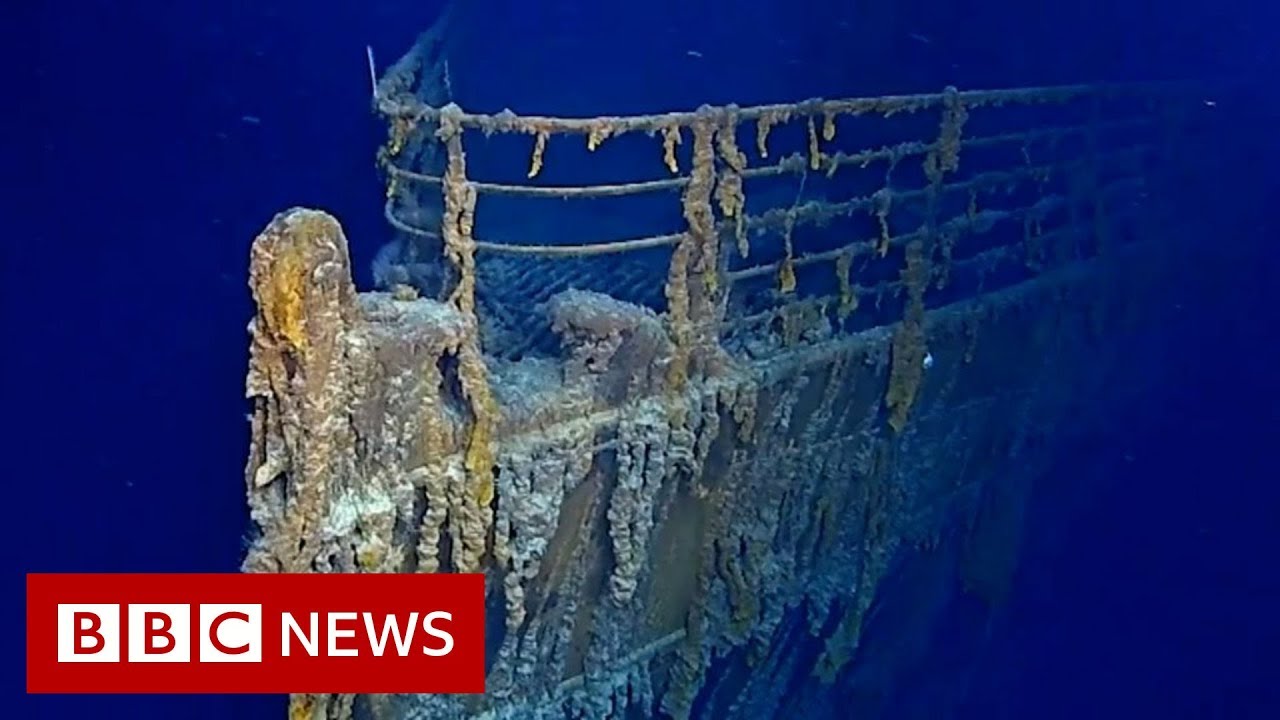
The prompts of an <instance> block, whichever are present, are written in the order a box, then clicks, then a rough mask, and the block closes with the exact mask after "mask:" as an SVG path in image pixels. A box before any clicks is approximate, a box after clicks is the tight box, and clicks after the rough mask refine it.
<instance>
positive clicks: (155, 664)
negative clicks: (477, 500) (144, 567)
mask: <svg viewBox="0 0 1280 720" xmlns="http://www.w3.org/2000/svg"><path fill="white" fill-rule="evenodd" d="M27 691H28V692H37V693H77V692H78V693H84V692H94V693H97V692H115V693H149V692H164V693H181V692H191V693H219V692H226V693H254V692H263V693H481V692H484V577H483V576H482V575H426V574H414V575H381V574H377V575H375V574H367V575H366V574H359V575H357V574H351V575H329V574H326V575H321V574H310V575H237V574H227V575H167V574H166V575H155V574H152V575H141V574H93V575H84V574H80V575H72V574H62V575H56V574H50V575H40V574H33V575H28V576H27Z"/></svg>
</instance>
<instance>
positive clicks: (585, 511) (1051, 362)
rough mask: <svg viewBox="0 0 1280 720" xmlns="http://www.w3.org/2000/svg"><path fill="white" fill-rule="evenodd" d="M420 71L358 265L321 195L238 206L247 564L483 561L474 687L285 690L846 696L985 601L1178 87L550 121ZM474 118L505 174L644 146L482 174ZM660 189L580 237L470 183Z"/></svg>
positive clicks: (1110, 295)
mask: <svg viewBox="0 0 1280 720" xmlns="http://www.w3.org/2000/svg"><path fill="white" fill-rule="evenodd" d="M431 41H432V40H431V39H430V36H428V37H427V38H426V39H424V42H431ZM417 52H418V53H419V55H420V56H421V55H422V54H423V51H421V50H419V51H417ZM409 64H410V65H412V63H409ZM401 70H403V68H401ZM422 72H424V73H425V72H426V70H422ZM435 77H437V78H438V77H439V73H438V72H437V73H436V75H435ZM427 84H429V83H428V81H427V80H426V79H423V80H422V81H421V82H420V83H417V84H414V83H410V84H409V85H412V86H414V87H417V88H418V89H417V90H414V91H413V92H412V93H409V92H406V91H404V90H403V88H404V87H406V84H405V83H404V82H399V83H392V82H390V80H386V81H384V83H383V85H382V86H381V90H380V93H381V95H380V97H379V102H380V106H381V109H382V110H383V111H384V112H385V113H386V114H387V115H388V117H389V118H390V119H391V123H392V132H391V139H390V141H389V143H388V146H387V147H386V148H384V151H383V153H382V157H383V159H384V167H385V168H386V170H387V172H388V177H389V180H390V186H389V189H388V206H387V215H388V219H389V220H390V221H391V222H392V225H393V227H395V228H397V229H398V230H399V231H400V232H401V233H402V235H401V237H400V239H399V240H397V242H396V244H395V245H393V246H391V247H390V249H389V250H388V251H386V252H385V253H384V254H383V256H381V257H380V260H379V267H378V269H377V272H376V273H375V275H376V276H377V277H379V278H380V279H382V281H384V282H385V284H386V285H387V290H388V292H386V293H375V294H365V295H359V294H357V293H356V292H355V290H354V287H353V286H352V284H351V280H350V274H349V272H350V269H349V267H348V266H347V260H346V257H347V251H346V244H345V239H344V237H343V235H342V232H341V229H340V228H339V227H338V226H337V223H336V221H334V220H333V219H332V218H329V217H327V216H324V215H323V214H319V213H315V212H312V211H305V210H294V211H290V212H288V213H284V214H282V215H281V216H279V217H278V218H277V219H276V220H275V221H274V222H273V223H272V224H271V226H270V227H269V228H268V229H267V230H266V231H264V233H263V235H262V236H261V237H260V238H259V239H258V241H257V242H256V243H255V246H254V257H253V286H254V290H255V299H256V300H257V302H258V307H259V310H258V315H257V317H256V319H255V321H254V324H253V328H252V330H253V358H252V364H251V372H250V379H249V394H250V396H251V397H252V398H254V401H255V404H256V405H255V407H256V410H255V414H254V425H253V427H254V434H253V437H254V441H253V445H252V452H251V455H250V461H249V467H248V472H247V476H248V480H247V482H248V488H249V496H250V504H251V506H252V508H253V512H254V519H255V521H256V522H257V523H258V525H259V527H260V528H261V530H262V534H261V537H260V538H258V539H257V541H256V542H255V543H254V545H253V547H252V548H251V550H250V554H249V558H248V560H247V561H246V567H247V568H248V569H251V570H259V571H272V570H295V571H317V572H325V571H335V570H339V571H341V570H346V571H350V570H358V571H365V572H387V571H444V572H451V571H479V572H484V573H485V574H486V576H487V578H488V588H489V595H490V611H491V614H492V622H491V623H490V628H491V633H490V643H491V647H490V659H491V667H490V669H489V676H488V681H487V687H488V692H487V693H486V695H485V696H483V697H394V698H389V697H381V698H356V699H352V698H322V697H321V698H318V697H306V698H295V702H294V710H295V712H298V713H301V714H304V715H306V714H310V715H312V716H315V717H321V716H322V715H320V713H322V712H327V713H328V715H327V717H334V716H335V715H337V716H342V715H345V714H350V713H351V712H355V713H356V714H365V713H367V714H368V715H370V716H377V717H405V718H464V717H485V718H505V717H511V718H515V717H520V718H526V717H527V718H538V717H546V718H562V717H566V716H567V717H586V718H605V717H648V716H651V715H654V714H656V713H659V712H663V713H666V714H668V715H670V716H672V717H676V718H684V717H704V718H759V717H799V716H805V717H845V716H848V714H849V713H850V712H854V711H856V712H858V713H863V714H866V715H867V716H874V713H875V712H876V711H877V709H878V707H879V703H881V702H882V701H883V698H884V694H885V688H886V687H887V686H888V685H889V684H891V682H892V680H893V675H894V672H895V668H897V667H900V666H902V664H903V663H906V662H908V657H909V656H910V654H911V653H913V652H916V651H917V650H918V647H919V643H920V642H922V640H921V638H920V637H918V636H915V635H913V634H912V633H914V632H917V631H919V632H925V630H924V629H921V628H925V629H927V627H928V626H929V622H930V618H931V617H933V616H935V615H936V614H937V613H938V612H939V607H940V603H943V602H945V600H946V597H947V596H948V593H949V592H952V590H951V588H953V587H957V586H958V587H963V588H964V590H965V592H967V593H969V594H971V595H973V596H975V597H977V598H978V599H979V600H980V601H981V602H982V603H985V604H986V605H989V606H992V607H994V606H998V605H999V603H1000V602H1001V601H1002V599H1003V597H1004V595H1005V594H1006V593H1007V591H1008V584H1009V582H1010V577H1011V575H1012V573H1013V571H1014V568H1015V566H1016V557H1017V544H1018V543H1017V538H1018V534H1019V528H1020V518H1021V513H1022V507H1023V504H1024V502H1025V498H1026V495H1027V488H1028V487H1029V483H1030V481H1031V480H1032V479H1033V478H1034V477H1035V476H1036V475H1037V474H1038V473H1039V471H1040V470H1041V468H1042V466H1043V464H1044V463H1045V462H1046V461H1047V458H1049V457H1050V452H1051V450H1052V447H1053V438H1054V437H1055V436H1056V435H1057V434H1058V432H1059V428H1060V427H1061V426H1062V425H1063V424H1064V423H1066V422H1068V421H1069V420H1070V421H1071V422H1082V418H1087V417H1088V416H1089V412H1090V407H1091V403H1092V401H1093V399H1095V398H1097V397H1099V396H1100V394H1102V393H1109V392H1116V391H1117V389H1116V388H1115V387H1113V386H1111V385H1109V384H1108V383H1109V381H1110V378H1111V376H1110V374H1109V373H1110V371H1111V369H1112V367H1113V366H1114V362H1113V361H1115V360H1116V359H1117V355H1118V354H1119V353H1122V352H1124V348H1125V345H1124V343H1123V338H1125V337H1126V335H1127V333H1129V332H1130V331H1131V330H1132V328H1133V327H1135V324H1136V323H1137V322H1138V321H1139V319H1140V318H1141V317H1142V316H1143V313H1146V312H1148V311H1149V310H1151V308H1150V307H1148V306H1147V302H1148V300H1147V298H1150V297H1152V295H1150V294H1144V289H1145V287H1146V286H1147V285H1148V284H1157V283H1162V282H1165V281H1166V274H1165V273H1164V272H1163V270H1162V266H1161V261H1159V259H1158V258H1159V257H1160V254H1159V252H1157V250H1158V249H1159V248H1161V243H1162V241H1165V240H1167V236H1165V235H1164V234H1163V233H1164V232H1165V231H1167V227H1168V226H1167V225H1163V224H1162V221H1163V215H1162V214H1161V205H1160V202H1159V193H1160V182H1159V180H1158V178H1159V177H1160V175H1159V172H1160V167H1159V163H1158V162H1157V161H1158V160H1159V159H1160V158H1161V157H1162V156H1163V157H1168V156H1169V154H1170V152H1171V150H1172V145H1160V144H1159V143H1160V142H1162V141H1165V142H1167V141H1168V140H1169V138H1171V137H1172V135H1170V134H1168V133H1167V132H1165V134H1163V135H1162V134H1161V133H1158V132H1152V131H1153V130H1162V131H1167V130H1168V127H1167V126H1166V125H1165V122H1166V121H1168V120H1170V119H1172V117H1173V116H1172V115H1171V114H1169V112H1168V111H1169V110H1170V109H1171V108H1173V107H1174V106H1175V105H1174V102H1175V101H1176V95H1175V94H1171V93H1170V92H1169V90H1168V88H1163V87H1137V88H1135V87H1128V88H1093V87H1072V88H1034V89H1019V90H1008V91H982V92H968V93H966V92H960V91H956V90H954V89H948V90H947V91H945V92H942V93H937V94H932V95H921V96H912V97H897V98H870V99H853V100H839V101H817V100H814V101H806V102H803V103H797V104H792V105H778V106H769V107H762V108H736V107H725V108H707V107H704V108H702V109H699V110H697V111H696V112H689V113H673V114H666V115H655V116H645V117H636V118H598V119H586V120H566V119H558V118H521V117H517V116H515V115H513V114H509V113H508V114H502V115H495V116H482V115H471V114H467V113H465V112H463V111H462V110H461V109H459V108H458V107H456V106H447V107H443V108H438V107H433V106H431V105H430V104H429V103H428V102H425V101H424V100H423V98H422V95H423V92H422V90H421V88H422V87H424V86H425V85H427ZM397 88H400V89H399V90H397ZM1051 111H1052V112H1051ZM926 113H930V115H928V116H926ZM1052 113H1057V116H1058V118H1059V120H1058V122H1056V123H1046V122H1045V118H1046V117H1047V116H1050V115H1051V114H1052ZM871 119H874V120H875V121H876V123H880V124H874V123H873V130H872V131H869V132H864V131H865V130H866V129H867V127H868V126H867V125H866V124H865V123H866V122H869V121H870V120H871ZM748 123H749V124H750V125H748ZM895 128H898V129H899V130H900V134H899V136H897V137H893V135H894V132H898V130H895ZM476 131H484V132H489V133H498V134H502V133H524V134H527V135H529V136H530V137H531V140H532V143H533V151H532V157H531V159H530V160H529V164H528V167H527V172H526V173H525V174H527V176H528V178H527V179H529V180H536V178H537V177H538V176H539V175H540V174H541V173H543V172H544V169H545V167H546V165H547V164H548V163H551V162H555V158H556V157H557V156H556V154H555V152H556V151H557V150H558V149H560V147H561V145H559V144H558V140H557V138H559V139H563V138H562V137H561V136H563V135H564V134H569V135H571V136H577V137H578V140H579V141H585V145H586V146H587V149H588V150H589V151H591V152H596V151H598V152H599V154H600V156H601V158H602V161H603V158H604V156H605V155H606V150H607V149H608V148H607V146H609V145H612V144H614V143H618V144H622V143H624V142H626V141H627V138H626V137H625V136H627V135H628V134H635V133H637V132H649V133H650V134H652V135H653V137H654V142H655V143H656V145H657V150H656V151H655V152H656V155H655V158H654V160H655V164H656V165H657V166H658V167H659V168H662V167H663V166H665V168H666V170H667V173H668V177H667V178H664V179H654V178H649V179H647V180H643V181H636V182H634V183H623V184H616V183H615V184H610V185H606V186H599V185H581V186H574V187H569V186H556V187H550V186H539V185H537V184H528V185H521V184H519V183H512V182H506V181H505V180H502V181H500V180H494V181H485V182H480V181H477V180H475V179H473V178H472V177H471V174H470V171H469V170H468V168H469V167H472V166H473V165H474V164H475V158H474V157H472V156H470V155H469V154H468V152H467V147H468V146H467V144H466V141H467V139H468V138H470V137H473V136H474V135H475V134H476ZM788 131H791V132H792V135H791V136H790V137H789V138H788V136H787V132H788ZM912 136H915V137H912ZM855 137H856V138H858V139H859V140H867V139H870V140H874V142H873V143H872V149H870V150H867V149H858V148H856V147H845V148H843V149H841V148H840V147H839V145H838V144H837V143H838V142H839V141H840V140H841V139H844V138H855ZM771 138H772V139H771ZM882 140H883V141H884V142H881V141H882ZM788 142H798V143H799V146H798V148H797V149H796V150H795V151H794V152H791V153H790V154H788V152H789V151H788V150H787V149H786V145H787V143H788ZM740 147H741V148H745V150H744V149H740ZM579 150H580V151H581V150H582V148H579ZM770 153H772V157H773V158H774V159H772V160H769V159H768V158H769V157H770ZM779 158H780V159H779ZM761 162H763V164H756V163H761ZM480 164H482V165H486V166H490V167H491V164H489V163H487V162H483V163H480ZM753 183H762V185H761V189H760V190H759V191H758V192H757V191H755V190H753V189H752V184H753ZM770 183H772V184H770ZM672 192H679V193H681V199H680V202H679V203H678V204H673V206H672V207H669V208H668V209H669V210H670V211H671V212H669V213H667V214H666V215H663V214H662V213H660V212H657V213H655V214H654V215H653V216H652V217H650V216H646V218H649V219H652V218H653V217H656V218H658V220H660V221H661V222H667V223H668V224H669V225H670V227H668V229H667V230H666V231H665V234H664V233H663V232H657V233H656V234H654V235H652V236H644V237H638V236H637V234H624V235H622V237H624V238H627V239H624V240H602V241H599V242H595V241H581V242H579V241H576V240H572V239H566V238H571V237H572V236H573V233H572V232H570V231H569V228H570V227H571V226H572V227H573V228H576V230H575V231H574V232H578V231H583V229H582V228H580V227H578V226H577V225H575V224H574V222H573V221H571V220H568V219H564V220H563V221H562V220H560V219H559V218H560V217H561V216H560V215H556V214H552V217H553V218H557V219H555V220H553V221H552V222H550V223H548V224H546V226H545V227H541V228H536V227H534V226H532V225H530V224H528V223H525V222H523V221H521V220H520V219H519V218H521V217H524V216H521V215H519V213H518V212H517V211H518V209H519V208H518V206H517V205H511V204H509V205H503V204H502V201H501V198H512V197H519V196H522V195H525V196H529V197H530V198H532V199H533V200H543V201H545V202H561V201H560V200H546V198H547V196H553V197H560V196H563V197H569V198H571V199H573V198H579V199H581V198H587V199H588V200H589V201H595V200H597V199H599V198H601V197H614V198H619V197H621V198H626V197H629V196H631V195H632V194H636V193H643V194H652V193H657V194H658V195H659V196H661V195H662V194H663V193H667V194H670V193H672ZM486 196H494V197H496V198H498V200H495V201H494V202H495V203H496V204H492V205H486V202H487V201H486V200H485V197H486ZM490 199H492V198H490ZM670 199H671V198H667V200H670ZM653 207H657V206H656V205H655V206H653ZM508 210H509V211H510V213H511V214H510V215H509V214H508V213H507V212H505V211H508ZM565 212H566V213H568V212H569V211H568V210H567V209H566V210H565ZM513 217H514V218H516V219H512V218H513ZM565 217H566V218H567V217H568V216H567V215H566V216H565ZM587 217H588V218H591V219H590V220H589V221H584V225H583V227H585V228H586V229H585V231H584V232H587V233H590V232H591V231H593V229H595V228H597V227H608V226H610V222H611V221H610V220H609V219H608V218H607V217H606V216H604V215H600V214H596V215H590V214H588V216H587ZM624 217H632V216H624ZM486 218H494V221H493V224H492V225H491V226H490V225H487V224H486V223H487V222H489V221H488V220H486ZM626 222H630V221H629V220H626V221H625V222H623V225H625V224H626ZM637 222H638V221H637ZM491 231H492V232H493V234H487V233H490V232H491ZM504 231H505V233H506V236H504V237H499V235H502V234H503V233H504ZM520 233H524V238H523V239H521V238H520V237H518V235H519V234H520ZM641 234H642V233H641ZM1137 268H1141V272H1138V271H1137V270H1136V269H1137ZM304 278H314V279H315V281H314V282H303V281H302V280H303V279H304ZM895 573H896V574H897V576H903V577H910V578H913V579H912V580H911V581H910V582H907V581H903V582H902V583H901V584H900V585H899V584H895V582H893V581H892V579H893V578H894V577H895ZM886 596H889V597H893V598H894V603H893V604H892V605H885V604H883V603H882V601H883V598H885V597H886ZM878 603H881V604H878ZM904 617H907V618H910V622H906V621H903V620H902V619H903V618H904ZM895 618H897V619H896V620H895ZM895 623H896V625H895ZM877 627H896V628H897V630H895V632H896V633H897V635H896V636H895V637H896V639H895V641H892V642H890V641H887V640H885V639H884V638H883V637H882V636H881V635H878V634H877V633H876V632H874V629H875V628H877ZM858 716H863V715H858Z"/></svg>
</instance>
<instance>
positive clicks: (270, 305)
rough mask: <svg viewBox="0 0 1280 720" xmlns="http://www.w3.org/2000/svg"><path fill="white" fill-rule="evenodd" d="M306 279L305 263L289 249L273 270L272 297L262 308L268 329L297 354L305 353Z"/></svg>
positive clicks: (277, 260) (270, 288) (294, 251)
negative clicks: (300, 351)
mask: <svg viewBox="0 0 1280 720" xmlns="http://www.w3.org/2000/svg"><path fill="white" fill-rule="evenodd" d="M306 277H307V267H306V263H304V262H303V259H302V257H301V256H300V254H299V253H298V252H297V251H296V250H294V249H293V248H289V249H288V250H286V251H285V252H284V253H283V254H282V255H281V256H280V257H278V258H276V262H275V263H274V266H273V267H272V268H271V282H270V284H269V290H268V292H269V293H270V297H268V298H267V302H266V303H264V304H263V307H262V311H263V313H264V314H265V315H266V319H267V326H268V327H270V328H271V329H272V330H274V331H275V333H276V334H277V335H278V336H279V337H281V338H284V340H285V341H286V342H288V343H289V344H290V345H292V346H293V348H294V349H295V350H303V349H304V347H305V345H306V341H307V335H306V318H305V312H304V309H303V308H304V306H303V293H304V292H305V290H304V288H305V283H306Z"/></svg>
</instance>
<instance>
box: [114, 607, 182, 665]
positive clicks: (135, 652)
mask: <svg viewBox="0 0 1280 720" xmlns="http://www.w3.org/2000/svg"><path fill="white" fill-rule="evenodd" d="M190 661H191V608H190V606H189V605H175V604H162V605H149V604H137V605H130V606H129V662H190Z"/></svg>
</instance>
